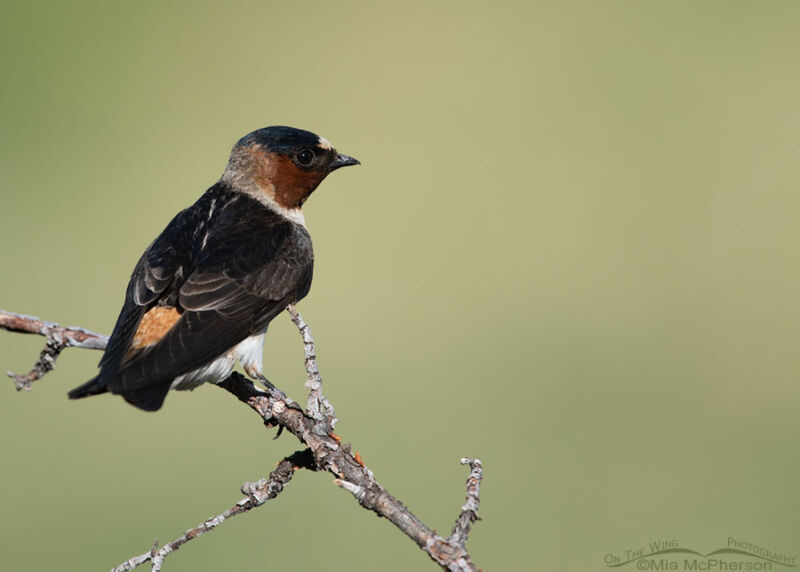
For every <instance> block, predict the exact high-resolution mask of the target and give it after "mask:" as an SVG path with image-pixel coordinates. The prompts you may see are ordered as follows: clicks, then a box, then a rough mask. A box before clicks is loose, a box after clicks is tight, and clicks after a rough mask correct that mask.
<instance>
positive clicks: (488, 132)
mask: <svg viewBox="0 0 800 572" xmlns="http://www.w3.org/2000/svg"><path fill="white" fill-rule="evenodd" d="M1 6H2V16H1V17H0V32H1V33H0V53H2V74H1V75H0V81H2V89H1V90H0V125H1V126H2V127H1V130H2V134H0V177H2V185H1V186H0V192H2V203H1V205H2V206H1V207H0V240H2V250H1V251H0V254H1V255H2V257H1V258H0V265H2V269H3V279H2V280H1V281H0V307H3V308H5V309H8V310H12V311H17V312H23V313H29V314H35V315H38V316H41V317H43V318H46V319H49V320H54V321H58V322H62V323H65V324H69V325H80V326H83V327H87V328H91V329H94V330H97V331H101V332H106V333H107V332H109V331H110V330H111V328H112V326H113V324H114V320H115V318H116V315H117V312H118V310H119V306H120V304H121V301H122V296H123V291H124V288H125V284H126V282H127V279H128V276H129V273H130V271H131V269H132V267H133V265H134V263H135V261H136V260H137V258H138V256H139V254H140V253H141V251H142V250H143V249H144V248H145V247H146V246H147V244H148V243H149V242H150V241H151V240H152V238H153V237H154V236H155V235H156V234H157V233H158V232H159V231H160V230H161V229H162V228H163V227H164V225H165V224H166V223H167V222H168V221H169V220H170V218H171V217H172V216H173V215H174V214H175V213H176V212H177V211H178V210H179V209H181V208H183V207H185V206H187V205H189V204H191V203H192V202H193V201H194V200H195V198H196V197H198V196H199V195H200V193H201V192H202V191H203V190H204V189H205V188H207V187H208V186H210V185H211V184H212V183H213V182H214V181H215V180H216V179H217V178H218V177H219V175H220V174H221V173H222V170H223V168H224V166H225V162H226V159H227V154H228V152H229V150H230V147H231V146H232V145H233V143H234V142H235V141H236V140H237V139H238V138H239V137H240V136H242V135H244V134H245V133H247V132H249V131H251V130H253V129H256V128H259V127H262V126H265V125H270V124H288V125H294V126H298V127H302V128H307V129H310V130H312V131H315V132H317V133H320V134H321V135H323V136H325V137H327V138H328V139H329V140H330V141H332V142H333V144H334V145H336V146H337V148H338V149H339V150H340V151H342V152H344V153H347V154H352V155H353V156H355V157H358V158H359V159H360V160H361V161H362V163H363V166H361V167H358V168H354V169H346V170H342V171H338V172H337V173H335V174H334V175H332V176H331V177H330V178H329V179H328V180H326V181H325V182H324V183H323V184H322V186H321V188H320V189H319V190H318V191H317V192H316V193H315V194H314V196H313V197H312V198H311V200H310V201H309V203H308V204H307V207H306V208H305V209H304V210H305V214H306V219H307V221H308V225H309V228H310V231H311V234H312V236H313V237H314V241H315V250H316V256H317V266H316V275H315V281H314V285H313V287H312V290H311V294H310V295H309V297H308V298H307V299H306V300H305V301H303V302H302V304H301V305H300V307H299V309H300V310H301V312H302V313H303V315H304V317H305V318H306V320H307V321H308V322H309V323H310V325H311V326H312V329H313V332H314V335H315V337H316V340H317V344H318V353H319V364H320V367H321V368H322V373H323V376H324V377H325V380H326V392H327V395H328V396H329V397H330V399H331V400H332V402H333V403H334V405H335V406H336V409H337V412H338V414H339V417H340V418H341V423H340V424H339V425H338V427H337V429H338V433H339V434H340V435H341V436H342V437H343V438H344V440H345V441H349V442H352V443H353V446H354V448H355V449H356V450H358V451H359V452H360V453H361V454H362V456H363V458H364V460H365V462H366V463H367V465H368V466H369V467H370V468H371V469H373V470H374V472H375V475H376V476H377V478H378V480H379V481H380V482H381V483H382V484H384V485H385V486H386V487H387V488H388V489H389V491H391V492H392V493H393V494H394V495H396V496H397V497H398V498H399V499H400V500H402V501H403V502H404V503H406V504H407V505H408V506H409V507H410V508H411V509H412V510H413V511H414V512H415V514H417V516H419V517H420V518H421V519H422V520H423V521H424V522H425V523H427V524H428V525H429V526H431V527H433V528H436V529H437V530H438V531H440V532H447V531H449V529H450V527H451V526H452V522H453V519H454V518H455V516H456V514H457V513H458V510H459V508H460V506H461V504H462V502H463V496H464V480H465V478H466V475H467V471H466V469H465V468H463V467H461V466H460V465H459V464H458V460H459V458H460V457H461V456H464V455H471V456H477V457H479V458H481V459H482V460H483V462H484V466H485V482H484V484H483V488H482V505H481V516H482V518H483V520H482V521H481V522H479V523H478V524H477V525H476V526H475V528H474V529H473V532H472V535H471V537H470V541H469V544H468V547H469V549H470V551H471V553H472V555H473V557H474V559H475V562H476V563H477V564H478V565H479V566H480V567H482V568H483V569H484V570H526V569H531V570H601V569H604V568H605V564H604V557H605V555H606V554H608V553H610V554H617V555H624V551H625V550H629V549H636V548H639V547H646V546H648V544H649V543H650V542H651V541H654V540H657V539H677V540H678V541H679V543H680V545H681V546H686V547H689V548H693V549H695V550H698V551H700V552H710V551H712V550H714V549H717V548H721V547H723V546H724V545H725V544H726V542H727V538H728V537H729V536H733V537H736V538H739V539H742V540H746V541H750V542H753V543H756V544H760V545H763V546H765V547H767V548H770V549H772V550H774V551H776V552H783V553H787V554H792V555H796V556H800V540H798V535H797V531H798V530H800V489H799V488H798V486H797V483H798V482H799V481H800V461H798V454H797V442H798V439H797V438H798V435H800V422H799V421H798V416H797V412H798V406H800V394H799V393H798V389H797V386H798V379H797V378H798V373H800V358H799V357H798V356H800V353H799V352H798V349H799V348H798V345H799V344H800V327H799V326H800V304H798V299H799V296H798V294H800V292H798V290H799V288H798V279H799V278H800V270H798V256H799V255H800V243H799V241H798V230H797V224H798V223H797V221H798V209H800V195H799V194H798V183H800V171H799V170H798V157H799V155H800V153H799V152H800V144H799V143H798V142H799V141H800V112H798V109H799V108H798V101H800V74H798V66H799V65H800V34H798V21H799V18H800V6H798V4H797V3H794V2H745V3H743V2H728V1H725V2H698V1H691V2H663V1H662V2H645V1H631V2H588V3H574V2H551V3H543V2H519V3H512V2H503V1H500V2H449V3H434V2H409V3H399V2H350V1H347V0H341V1H328V2H317V1H313V2H292V3H288V2H287V3H268V2H238V3H223V2H182V3H179V2H171V3H161V2H125V3H110V2H95V3H89V2H69V3H67V2H49V3H45V2H42V3H33V2H7V1H6V2H2V4H1ZM41 343H42V340H41V339H40V338H35V337H32V336H21V335H16V334H8V333H0V368H1V369H2V370H6V369H11V370H15V371H26V370H27V369H28V368H29V367H30V366H31V365H32V363H33V361H34V360H35V357H36V355H37V353H38V351H39V349H40V347H41ZM265 352H266V353H265V372H266V374H267V375H268V377H270V378H271V379H272V380H273V381H275V382H277V383H278V384H279V385H280V386H282V387H283V388H284V389H285V390H286V391H288V392H289V393H290V394H291V395H293V396H294V397H295V398H297V399H299V400H301V399H303V396H304V393H305V392H304V389H303V382H304V379H305V376H304V371H303V360H302V357H303V353H302V345H301V342H300V338H299V336H298V334H297V332H296V330H294V328H293V326H292V324H291V322H290V321H289V319H288V317H287V316H286V315H283V316H281V317H279V318H278V319H277V320H276V321H275V322H274V325H273V326H272V328H271V333H270V335H269V336H268V343H267V344H266V350H265ZM99 357H100V354H99V353H97V352H90V351H85V350H80V351H79V350H70V351H67V352H66V353H65V354H64V355H63V356H62V357H61V359H60V361H59V362H58V366H57V369H56V371H55V372H54V373H52V374H51V375H49V376H48V377H46V378H45V379H44V380H43V381H42V382H40V383H39V384H37V385H36V386H35V387H34V389H33V391H32V392H30V393H24V394H17V393H16V392H15V391H14V390H13V387H12V385H11V383H10V382H9V383H8V384H7V385H6V386H5V387H3V388H2V389H3V391H2V396H1V397H0V431H2V438H1V439H0V459H2V472H1V473H0V474H1V475H2V477H0V513H1V514H2V519H0V553H1V554H2V556H1V557H0V558H2V564H0V567H2V568H3V569H6V570H46V569H53V568H56V567H58V568H59V569H61V570H103V569H108V568H110V567H112V566H114V565H116V564H118V563H120V562H122V561H123V560H125V559H127V558H129V557H131V556H133V555H136V554H139V553H142V552H144V551H146V550H147V549H149V547H150V545H151V543H152V541H153V538H154V537H158V538H159V539H161V540H162V541H168V540H171V539H173V538H175V537H176V536H178V535H179V534H181V533H182V532H183V531H184V530H185V529H187V528H190V527H192V526H194V525H195V524H197V523H199V522H201V521H202V520H204V519H205V518H207V517H209V516H212V515H214V514H217V513H219V512H221V511H222V510H224V509H226V508H227V507H228V506H230V505H231V504H233V503H234V502H235V501H236V500H238V499H239V498H241V494H240V493H239V492H238V487H239V486H240V484H241V483H242V482H243V481H246V480H255V479H258V478H259V477H261V476H263V475H264V474H266V473H267V472H268V471H270V470H271V469H272V468H273V466H274V463H275V462H277V461H278V460H279V459H280V458H281V457H283V456H284V455H286V454H288V453H290V452H292V451H294V450H295V449H297V448H298V444H297V442H296V440H295V439H294V438H293V437H291V436H290V435H284V436H282V437H281V438H280V439H279V440H277V441H273V440H271V438H270V437H271V436H272V433H268V432H266V431H264V430H263V429H262V427H261V424H260V422H259V420H258V419H257V417H256V416H255V415H253V414H252V413H251V412H250V411H248V410H247V409H246V408H245V407H244V406H242V405H241V404H240V403H238V402H237V401H236V400H234V399H232V398H231V397H230V396H229V395H227V394H225V393H223V392H221V391H219V390H217V389H215V388H213V387H209V386H205V387H202V388H200V389H198V390H197V391H195V392H193V393H180V394H173V395H171V396H170V397H169V398H168V399H167V403H166V406H165V408H164V409H162V410H161V411H160V412H159V413H157V414H146V413H143V412H140V411H138V410H135V409H134V408H132V407H130V406H128V405H126V404H125V403H124V402H123V401H122V400H121V399H118V398H112V397H97V398H93V399H87V400H84V401H81V402H70V401H67V399H66V398H65V394H66V391H67V390H68V389H69V388H71V387H73V386H75V385H77V384H78V383H80V382H83V381H84V380H86V379H88V378H89V377H90V376H92V375H93V374H94V371H95V365H96V362H97V360H98V359H99ZM0 387H2V386H0ZM317 567H325V568H326V569H334V570H375V569H381V570H414V569H434V567H433V565H432V563H430V562H429V561H428V559H427V557H426V556H425V555H424V554H423V553H421V552H420V551H419V550H417V548H416V547H415V546H414V545H413V544H412V543H411V542H410V541H409V540H408V539H407V538H405V537H404V536H403V535H401V534H400V533H399V532H398V531H397V530H396V529H394V528H393V527H392V526H391V525H389V524H388V523H387V522H386V521H383V520H378V519H376V518H375V517H374V516H372V515H371V514H369V513H367V512H365V511H363V510H362V509H360V508H359V507H358V505H357V504H356V503H355V502H354V500H353V499H352V497H351V496H350V495H349V494H348V493H346V492H344V491H342V490H340V489H338V488H337V487H336V486H335V485H334V484H333V482H332V478H331V476H329V475H325V474H312V473H300V474H298V475H297V476H296V477H295V480H294V481H293V482H292V484H291V485H290V486H289V488H287V489H286V490H285V491H284V493H283V494H282V495H281V496H280V497H279V498H278V499H277V500H275V501H272V502H270V503H269V504H268V505H266V506H264V507H262V508H261V509H259V510H258V511H256V512H252V513H249V514H248V515H245V516H241V517H237V518H236V519H234V520H232V521H230V522H228V523H226V524H225V525H224V526H222V527H221V528H220V529H218V530H217V531H215V532H214V533H212V534H211V535H208V536H206V537H204V538H202V539H199V540H196V541H193V542H192V543H190V544H189V545H186V546H185V547H184V548H182V549H181V550H180V551H179V552H178V553H176V554H175V555H173V556H171V557H170V558H169V559H168V560H167V563H166V566H165V570H169V571H171V572H172V571H178V570H212V569H226V570H262V569H271V570H290V569H296V570H308V569H313V568H317ZM632 567H633V565H630V566H629V567H628V568H632ZM623 569H625V568H623Z"/></svg>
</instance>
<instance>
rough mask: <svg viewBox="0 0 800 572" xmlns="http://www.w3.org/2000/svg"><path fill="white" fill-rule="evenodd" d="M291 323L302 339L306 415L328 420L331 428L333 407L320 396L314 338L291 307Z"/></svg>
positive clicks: (332, 424)
mask: <svg viewBox="0 0 800 572" xmlns="http://www.w3.org/2000/svg"><path fill="white" fill-rule="evenodd" d="M286 311H287V312H289V316H291V318H292V322H294V325H295V326H297V329H298V330H300V335H301V336H302V337H303V353H304V354H305V366H306V373H307V374H308V380H307V381H306V389H309V390H310V392H309V394H308V404H307V405H306V407H307V411H308V414H309V415H311V417H313V418H314V419H316V420H318V421H322V420H323V418H324V417H327V418H328V422H329V423H330V426H331V428H333V426H334V425H336V422H337V421H338V419H336V412H335V411H334V410H333V405H331V402H330V401H328V399H327V398H326V397H325V396H324V395H322V375H320V373H319V367H318V366H317V350H316V348H315V347H314V337H313V336H312V335H311V328H309V327H308V324H306V322H305V320H303V316H301V315H300V313H299V312H298V311H297V310H295V308H294V306H293V305H291V304H290V305H289V306H287V307H286Z"/></svg>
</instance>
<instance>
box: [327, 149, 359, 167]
mask: <svg viewBox="0 0 800 572" xmlns="http://www.w3.org/2000/svg"><path fill="white" fill-rule="evenodd" d="M360 164H361V161H359V160H358V159H356V158H354V157H348V156H347V155H342V154H341V153H339V155H338V156H337V157H336V160H335V161H334V162H333V163H331V169H330V170H331V171H335V170H336V169H338V168H340V167H349V166H350V165H360Z"/></svg>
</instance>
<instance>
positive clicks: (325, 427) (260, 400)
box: [0, 307, 482, 571]
mask: <svg viewBox="0 0 800 572" xmlns="http://www.w3.org/2000/svg"><path fill="white" fill-rule="evenodd" d="M287 310H288V311H289V314H290V315H291V317H292V321H293V322H294V323H295V325H296V326H297V328H298V330H299V331H300V334H301V335H302V337H303V344H304V352H305V365H306V373H307V374H308V384H307V385H308V387H309V390H310V394H309V398H308V410H307V411H303V409H302V408H301V407H300V406H299V405H298V404H297V403H296V402H295V401H293V400H292V399H291V398H289V397H287V396H286V394H284V393H283V392H282V391H281V390H280V389H278V388H277V387H275V386H274V385H272V384H271V383H270V382H269V381H267V380H266V379H265V378H261V381H262V383H264V386H265V388H266V389H263V390H262V389H259V388H257V387H256V386H255V385H254V384H253V382H252V381H251V380H249V379H247V378H246V377H244V376H243V375H241V374H240V373H237V372H234V373H232V374H231V375H230V376H229V377H228V378H227V379H226V380H224V381H223V382H221V383H219V384H218V385H219V386H220V387H221V388H223V389H225V390H226V391H228V392H230V393H232V394H233V395H235V396H236V397H237V398H238V399H239V400H240V401H242V402H244V403H246V404H247V405H249V406H250V407H251V408H252V409H253V410H254V411H256V412H257V413H258V414H259V416H260V417H261V418H262V420H263V421H264V424H265V425H266V426H267V427H274V426H276V425H277V426H279V427H280V428H281V429H283V428H285V429H286V430H288V431H289V432H291V433H292V434H293V435H295V437H297V438H298V439H299V440H300V442H301V443H303V444H304V445H306V446H307V447H308V449H306V450H304V451H301V452H298V453H295V454H294V455H291V456H289V457H287V458H285V459H284V460H283V461H281V463H279V464H278V468H277V469H275V471H273V472H272V473H270V476H269V477H268V478H267V479H264V480H262V481H259V482H258V483H256V484H255V485H254V486H253V487H251V488H247V489H246V490H245V489H243V492H245V494H247V495H248V498H247V499H243V500H242V501H239V503H237V504H236V505H234V506H233V507H232V508H230V509H228V510H227V511H225V512H224V513H222V514H221V515H218V516H216V517H214V518H211V519H208V520H207V521H205V522H203V523H202V524H200V525H199V526H197V527H195V528H193V529H191V530H189V531H187V532H186V533H185V534H184V535H183V536H181V537H180V538H178V539H176V540H173V541H172V542H170V543H168V544H166V545H165V546H163V547H162V548H160V549H159V548H158V544H157V543H156V545H154V546H153V548H152V549H151V550H150V551H149V552H146V553H144V554H141V555H139V556H136V557H134V558H131V559H130V560H127V561H126V562H124V563H123V564H121V565H120V566H118V567H116V568H114V571H128V570H132V569H133V568H135V567H137V566H139V565H141V564H143V563H145V562H148V561H150V562H151V563H152V569H153V570H160V568H161V566H162V564H163V561H164V559H165V558H166V557H167V556H168V555H169V554H171V553H172V552H174V551H175V550H177V549H178V548H179V547H180V546H181V545H183V544H185V543H186V542H188V541H189V540H191V539H192V538H195V537H197V536H199V535H201V534H204V533H206V532H208V531H210V530H213V529H214V528H216V527H217V526H219V525H220V524H221V523H222V522H224V521H225V520H226V519H228V518H230V517H231V516H235V515H236V514H241V513H242V512H246V511H248V510H251V509H252V508H255V507H256V506H260V505H261V504H263V503H264V502H265V501H266V500H268V499H270V498H274V496H276V495H277V494H278V493H280V491H281V489H282V488H283V487H284V486H285V485H286V484H287V483H288V482H289V480H290V479H291V477H292V475H293V474H294V470H295V469H296V468H299V467H305V468H308V469H311V470H315V471H327V472H329V473H331V474H333V475H334V477H335V480H334V482H335V483H336V484H337V485H339V486H340V487H341V488H343V489H345V490H346V491H348V492H350V493H351V494H352V495H353V496H354V497H355V498H356V500H357V501H358V502H359V504H360V505H361V506H363V507H364V508H366V509H369V510H371V511H373V512H375V513H376V514H377V515H378V516H381V517H384V518H386V519H387V520H389V521H390V522H391V523H392V524H394V525H395V526H396V527H397V528H399V529H400V530H401V531H402V532H403V533H404V534H406V535H407V536H408V537H409V538H411V539H412V540H413V541H414V542H415V543H416V544H417V545H418V546H419V547H420V548H421V549H422V550H423V551H425V553H426V554H428V556H429V557H430V558H431V559H432V560H433V561H434V562H436V563H437V564H439V565H440V566H442V567H443V568H445V569H447V570H453V571H476V570H477V567H476V566H475V564H474V563H473V562H472V559H471V558H470V556H469V553H468V552H467V550H466V548H465V543H466V540H467V536H468V535H469V532H470V528H471V526H472V524H473V523H474V522H475V521H476V520H478V515H477V510H478V504H479V493H480V483H481V479H482V467H481V462H480V461H479V460H477V459H466V458H465V459H462V460H461V462H462V463H464V464H469V465H470V468H471V472H470V476H469V478H468V480H467V502H466V503H465V504H464V506H463V507H462V509H461V513H460V514H459V517H458V519H457V520H456V524H455V526H454V527H453V531H452V534H451V535H450V537H448V538H444V537H442V536H439V535H438V534H436V532H435V531H433V530H431V529H430V528H428V527H427V526H425V525H424V524H423V523H422V522H421V521H420V520H419V519H418V518H417V517H416V516H414V514H413V513H412V512H411V511H410V510H408V508H406V507H405V506H404V505H403V504H402V503H401V502H399V501H398V500H397V499H396V498H394V497H393V496H392V495H391V494H389V492H388V491H387V490H386V489H384V488H383V487H382V486H381V485H380V484H378V482H377V481H376V480H375V476H374V475H373V473H372V471H370V470H369V469H368V468H367V467H366V466H365V465H364V463H363V461H362V460H361V456H360V455H359V454H358V453H352V452H351V447H350V445H349V444H346V443H342V442H341V440H340V438H339V437H337V436H336V435H334V434H333V432H332V430H333V424H334V423H335V421H336V418H335V413H334V410H333V406H332V405H331V404H330V402H329V401H328V400H327V399H326V398H325V396H324V395H323V394H322V377H321V376H320V374H319V369H318V367H317V363H316V349H315V346H314V339H313V337H312V336H311V331H310V329H309V328H308V325H307V324H306V323H305V322H304V321H303V318H302V316H301V315H300V314H299V313H298V312H297V311H296V310H295V309H294V308H293V307H289V308H287ZM0 328H4V329H7V330H10V331H14V332H25V333H38V334H40V335H43V336H46V337H47V338H48V343H50V339H51V337H52V338H53V339H54V340H61V341H58V342H57V343H58V344H61V349H63V348H64V347H86V348H93V349H103V348H104V347H105V344H106V342H107V338H106V337H105V336H102V335H101V334H96V333H94V332H89V331H87V330H81V329H79V328H63V327H61V326H59V325H58V324H53V323H49V322H43V321H41V320H39V319H38V318H33V317H28V316H21V315H18V314H10V313H7V312H2V311H0ZM64 340H66V341H64ZM58 351H60V349H59V350H58ZM56 355H57V354H56ZM49 363H50V369H52V362H49ZM47 371H49V369H47V370H45V371H43V372H42V373H40V374H38V377H37V378H36V379H38V378H40V377H41V376H42V375H44V374H45V373H47ZM298 455H299V456H301V458H299V457H297V456H298ZM298 460H300V461H302V462H298Z"/></svg>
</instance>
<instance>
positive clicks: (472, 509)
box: [448, 457, 483, 548]
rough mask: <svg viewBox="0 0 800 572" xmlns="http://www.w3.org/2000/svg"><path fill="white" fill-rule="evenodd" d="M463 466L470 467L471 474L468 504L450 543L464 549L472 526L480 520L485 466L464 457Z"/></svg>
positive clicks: (468, 482) (451, 535)
mask: <svg viewBox="0 0 800 572" xmlns="http://www.w3.org/2000/svg"><path fill="white" fill-rule="evenodd" d="M461 464H462V465H469V468H470V472H469V477H468V478H467V502H466V503H464V506H462V507H461V514H459V515H458V518H457V519H456V523H455V525H454V526H453V532H452V533H451V534H450V538H449V539H448V540H450V542H452V543H453V544H455V545H457V546H461V547H462V548H463V547H464V545H465V544H466V543H467V537H468V536H469V531H470V529H471V528H472V524H473V523H474V522H476V521H478V520H480V518H479V517H478V506H479V505H480V504H481V499H480V495H481V480H482V479H483V465H482V464H481V462H480V460H479V459H470V458H467V457H464V458H463V459H461Z"/></svg>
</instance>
